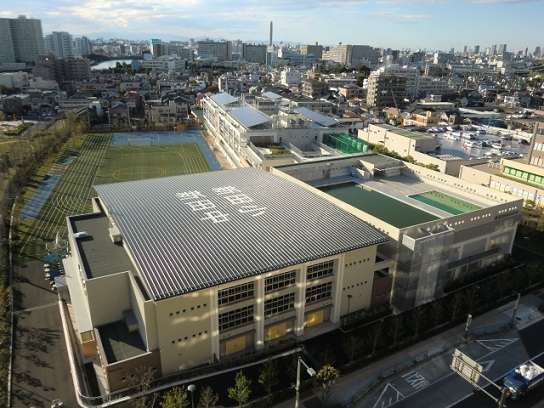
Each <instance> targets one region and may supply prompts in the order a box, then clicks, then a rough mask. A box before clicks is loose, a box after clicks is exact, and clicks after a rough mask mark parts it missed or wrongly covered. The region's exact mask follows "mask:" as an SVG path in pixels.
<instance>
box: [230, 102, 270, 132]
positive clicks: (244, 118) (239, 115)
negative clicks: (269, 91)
mask: <svg viewBox="0 0 544 408" xmlns="http://www.w3.org/2000/svg"><path fill="white" fill-rule="evenodd" d="M229 113H230V114H231V115H232V117H234V119H236V120H237V121H238V122H240V123H241V124H242V125H243V126H245V127H247V128H251V127H253V126H257V125H261V124H263V123H266V122H270V118H269V117H268V116H266V115H265V114H264V113H261V112H260V111H258V110H256V109H253V108H251V107H249V106H244V107H242V108H237V109H233V110H231V111H230V112H229Z"/></svg>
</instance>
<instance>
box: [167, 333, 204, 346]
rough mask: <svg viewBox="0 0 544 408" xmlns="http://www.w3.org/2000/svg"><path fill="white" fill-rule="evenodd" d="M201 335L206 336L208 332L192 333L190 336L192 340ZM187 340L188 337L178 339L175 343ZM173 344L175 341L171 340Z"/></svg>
mask: <svg viewBox="0 0 544 408" xmlns="http://www.w3.org/2000/svg"><path fill="white" fill-rule="evenodd" d="M203 334H208V330H204V331H203V332H198V334H197V333H194V334H193V335H192V336H191V338H193V339H194V338H196V336H202V335H203ZM187 340H189V336H185V337H184V338H183V339H181V338H179V339H177V342H178V343H181V342H182V341H187ZM175 343H176V339H174V340H172V344H175Z"/></svg>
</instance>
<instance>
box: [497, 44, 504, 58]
mask: <svg viewBox="0 0 544 408" xmlns="http://www.w3.org/2000/svg"><path fill="white" fill-rule="evenodd" d="M498 54H499V55H505V54H506V44H499V51H498Z"/></svg>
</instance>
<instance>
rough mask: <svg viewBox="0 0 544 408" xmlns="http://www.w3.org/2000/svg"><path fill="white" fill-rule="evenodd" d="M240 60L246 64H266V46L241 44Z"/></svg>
mask: <svg viewBox="0 0 544 408" xmlns="http://www.w3.org/2000/svg"><path fill="white" fill-rule="evenodd" d="M242 58H243V59H244V60H245V61H247V62H257V63H259V64H265V63H266V45H264V44H243V45H242Z"/></svg>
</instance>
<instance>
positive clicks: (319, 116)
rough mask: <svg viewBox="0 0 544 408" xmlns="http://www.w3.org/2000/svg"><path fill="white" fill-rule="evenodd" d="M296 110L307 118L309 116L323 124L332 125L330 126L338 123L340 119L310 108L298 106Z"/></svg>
mask: <svg viewBox="0 0 544 408" xmlns="http://www.w3.org/2000/svg"><path fill="white" fill-rule="evenodd" d="M295 112H297V113H299V114H300V115H302V116H304V117H305V118H308V119H310V120H312V121H314V122H316V123H318V124H320V125H321V126H325V127H330V126H334V125H338V121H337V120H336V119H333V118H330V117H328V116H325V115H322V114H321V113H318V112H315V111H313V110H311V109H308V108H296V109H295Z"/></svg>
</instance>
